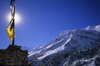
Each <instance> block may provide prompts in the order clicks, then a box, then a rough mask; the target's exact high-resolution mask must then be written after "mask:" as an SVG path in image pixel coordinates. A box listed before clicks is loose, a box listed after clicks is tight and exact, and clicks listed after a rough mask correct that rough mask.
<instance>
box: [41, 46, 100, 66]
mask: <svg viewBox="0 0 100 66" xmlns="http://www.w3.org/2000/svg"><path fill="white" fill-rule="evenodd" d="M44 60H45V59H44ZM42 61H43V60H42ZM43 66H100V47H98V48H91V49H86V50H81V51H77V52H72V53H66V54H61V55H58V56H56V57H54V58H52V59H50V60H48V61H47V62H46V63H44V64H43Z"/></svg>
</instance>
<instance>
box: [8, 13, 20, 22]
mask: <svg viewBox="0 0 100 66" xmlns="http://www.w3.org/2000/svg"><path fill="white" fill-rule="evenodd" d="M8 20H9V21H11V14H9V15H8ZM19 22H20V16H19V15H18V14H17V13H15V23H19Z"/></svg>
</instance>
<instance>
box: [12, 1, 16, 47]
mask: <svg viewBox="0 0 100 66" xmlns="http://www.w3.org/2000/svg"><path fill="white" fill-rule="evenodd" d="M14 17H15V0H14V15H13V22H14V23H13V26H14V28H15V18H14ZM12 47H14V30H13V42H12Z"/></svg>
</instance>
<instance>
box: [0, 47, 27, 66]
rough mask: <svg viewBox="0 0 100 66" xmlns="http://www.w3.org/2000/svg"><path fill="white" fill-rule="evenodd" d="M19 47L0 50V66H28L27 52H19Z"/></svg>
mask: <svg viewBox="0 0 100 66" xmlns="http://www.w3.org/2000/svg"><path fill="white" fill-rule="evenodd" d="M20 48H21V46H17V45H15V46H14V47H12V45H9V47H8V48H7V49H1V50H0V66H4V65H9V66H15V65H20V66H21V65H25V66H28V57H27V56H28V52H27V50H21V49H20Z"/></svg>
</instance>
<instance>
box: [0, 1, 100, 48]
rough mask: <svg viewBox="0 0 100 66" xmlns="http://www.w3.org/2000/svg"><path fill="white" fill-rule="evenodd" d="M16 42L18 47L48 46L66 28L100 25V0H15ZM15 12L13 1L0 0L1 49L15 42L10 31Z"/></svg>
mask: <svg viewBox="0 0 100 66" xmlns="http://www.w3.org/2000/svg"><path fill="white" fill-rule="evenodd" d="M15 2H16V9H15V10H16V13H17V14H19V16H20V19H21V20H20V21H19V23H17V24H15V30H16V34H15V36H16V38H15V44H16V45H18V46H28V47H33V46H38V45H42V46H44V45H46V44H47V43H49V42H50V41H51V40H53V39H54V38H56V37H57V36H58V35H59V34H60V33H61V32H62V31H65V30H74V29H81V28H85V27H87V26H89V25H92V26H95V25H99V24H100V0H15ZM9 13H11V10H10V0H0V49H6V48H7V47H8V46H9V44H12V43H11V41H10V39H8V34H7V30H6V29H5V28H6V27H8V24H9V22H10V21H8V20H7V15H8V14H9Z"/></svg>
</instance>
